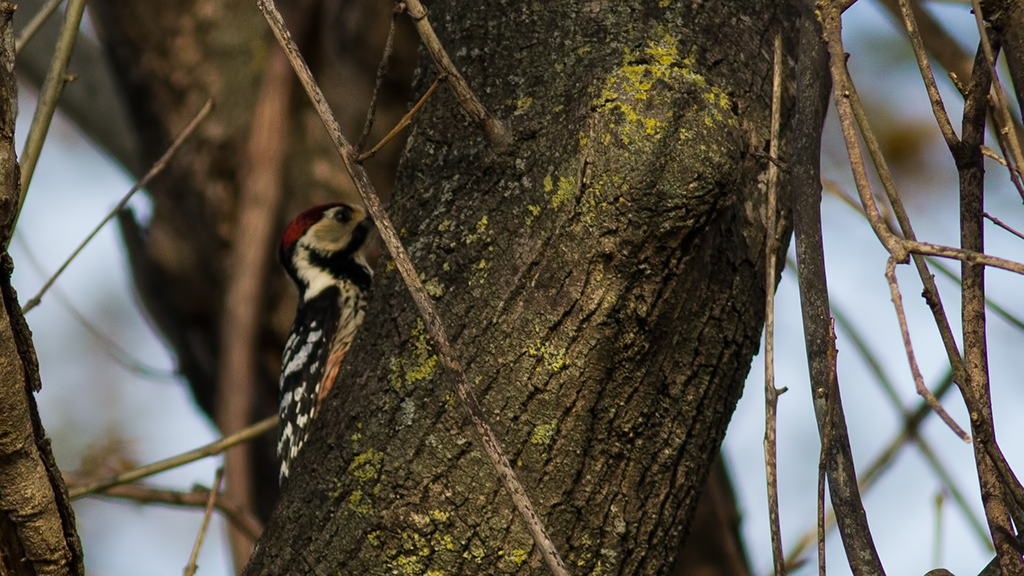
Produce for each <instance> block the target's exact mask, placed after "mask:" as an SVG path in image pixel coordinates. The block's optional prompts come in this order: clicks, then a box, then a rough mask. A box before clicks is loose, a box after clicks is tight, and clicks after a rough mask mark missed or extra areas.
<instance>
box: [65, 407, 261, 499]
mask: <svg viewBox="0 0 1024 576" xmlns="http://www.w3.org/2000/svg"><path fill="white" fill-rule="evenodd" d="M277 421H278V417H277V416H276V415H275V416H271V417H269V418H267V419H265V420H260V421H259V422H257V423H255V424H253V425H252V426H249V427H248V428H246V429H244V430H239V431H238V432H237V433H235V434H232V435H231V436H227V437H225V438H221V439H220V440H217V441H216V442H211V443H209V444H207V445H206V446H200V447H199V448H196V449H195V450H189V451H188V452H185V453H183V454H178V455H177V456H171V457H170V458H166V459H164V460H160V461H159V462H154V463H152V464H147V465H145V466H140V467H138V468H136V469H134V470H129V471H127V472H122V473H120V474H117V475H114V476H111V477H109V478H103V479H101V480H95V481H92V482H90V483H88V484H85V485H82V486H77V487H75V488H71V489H69V490H68V496H69V497H70V498H71V499H75V498H81V497H82V496H87V495H89V494H94V493H96V492H102V491H104V490H106V489H107V488H110V487H111V486H119V485H121V484H128V483H129V482H135V481H136V480H142V479H143V478H146V477H149V476H152V475H154V474H159V473H160V472H165V471H167V470H170V469H172V468H177V467H178V466H184V465H185V464H188V463H189V462H195V461H196V460H201V459H203V458H206V457H208V456H215V455H217V454H220V453H221V452H223V451H225V450H227V449H228V448H231V447H232V446H234V445H236V444H240V443H242V442H248V441H249V440H252V439H253V438H256V437H258V436H261V435H263V434H265V433H267V432H269V431H271V430H274V429H275V428H277Z"/></svg>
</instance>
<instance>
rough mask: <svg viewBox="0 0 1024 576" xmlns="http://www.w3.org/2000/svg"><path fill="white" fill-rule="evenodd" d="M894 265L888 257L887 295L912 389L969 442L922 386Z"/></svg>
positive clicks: (886, 268)
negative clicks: (905, 359)
mask: <svg viewBox="0 0 1024 576" xmlns="http://www.w3.org/2000/svg"><path fill="white" fill-rule="evenodd" d="M896 264H897V262H896V260H895V259H894V258H893V257H889V261H888V263H887V264H886V265H885V279H886V280H887V281H888V282H889V294H890V296H891V297H892V305H893V307H895V308H896V319H897V320H899V324H900V335H902V337H903V349H904V350H905V351H906V353H907V362H908V363H909V364H910V374H911V375H912V376H913V378H914V387H915V388H916V389H917V393H918V394H919V395H920V396H921V397H922V398H924V399H925V401H926V402H927V403H928V406H929V407H931V409H932V410H934V411H935V413H936V414H937V415H938V416H939V418H941V419H942V421H943V422H945V423H946V426H949V429H950V430H952V431H953V433H954V434H956V435H957V436H959V437H960V439H961V440H963V441H964V442H970V441H971V437H970V436H969V435H968V434H967V432H964V430H963V428H961V427H960V425H959V424H957V423H956V420H953V417H952V416H950V415H949V413H948V412H946V410H945V408H943V407H942V403H940V402H939V400H938V398H936V397H935V395H934V394H932V392H931V390H928V387H927V386H925V385H924V378H923V377H922V376H921V369H920V368H919V367H918V365H917V359H916V358H915V357H914V345H913V343H911V341H910V329H909V328H907V316H906V314H905V313H904V311H903V297H902V296H901V295H900V287H899V284H898V283H897V282H896Z"/></svg>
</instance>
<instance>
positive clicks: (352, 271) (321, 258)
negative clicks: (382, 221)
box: [309, 220, 373, 291]
mask: <svg viewBox="0 0 1024 576" xmlns="http://www.w3.org/2000/svg"><path fill="white" fill-rule="evenodd" d="M371 226H372V224H370V223H369V222H368V221H366V220H364V221H362V222H360V223H359V224H357V225H356V227H355V228H354V229H353V230H352V237H351V239H350V240H349V243H348V246H346V247H345V248H344V249H343V250H339V251H337V252H335V253H333V254H321V253H320V252H317V251H315V250H310V252H309V263H310V264H312V265H314V266H317V267H319V268H323V269H325V270H327V271H328V272H330V274H331V276H334V277H335V278H339V279H342V278H343V279H347V280H350V281H351V282H352V283H353V284H355V285H356V286H357V287H358V288H359V289H361V290H364V291H365V290H369V289H370V283H371V281H372V278H373V277H372V276H371V274H370V271H369V270H367V269H366V268H365V267H364V266H363V265H362V264H360V263H359V262H357V261H356V260H355V255H356V253H357V252H359V250H360V249H362V247H363V245H364V244H365V243H366V238H367V236H369V234H370V227H371Z"/></svg>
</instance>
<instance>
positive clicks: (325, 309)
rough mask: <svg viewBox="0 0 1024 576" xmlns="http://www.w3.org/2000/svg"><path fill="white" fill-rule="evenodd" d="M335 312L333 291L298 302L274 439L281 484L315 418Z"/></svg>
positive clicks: (287, 347) (286, 350) (286, 351)
mask: <svg viewBox="0 0 1024 576" xmlns="http://www.w3.org/2000/svg"><path fill="white" fill-rule="evenodd" d="M338 312H339V311H338V292H337V290H336V289H328V290H324V291H323V292H321V293H320V294H318V295H317V296H316V297H315V298H313V299H312V300H310V301H308V302H300V303H299V309H298V311H297V312H296V314H295V322H294V323H292V329H291V333H290V334H289V335H288V341H287V342H286V343H285V347H284V355H283V356H282V359H281V381H280V385H281V397H280V398H281V405H280V409H279V410H280V415H281V420H280V422H279V423H278V435H277V458H278V462H279V463H280V466H281V468H280V480H281V481H282V482H283V481H284V479H285V478H287V477H288V469H289V466H290V465H291V463H292V461H293V460H294V459H295V456H296V455H297V454H298V453H299V450H300V449H301V448H302V445H303V444H304V443H305V441H306V435H307V433H308V432H309V424H310V422H312V420H313V417H314V416H316V411H317V408H318V404H319V396H320V389H321V387H322V386H323V379H324V371H325V368H326V366H327V361H328V357H329V355H330V348H331V343H332V341H333V339H334V333H335V331H336V330H337V325H338ZM332 376H333V375H332Z"/></svg>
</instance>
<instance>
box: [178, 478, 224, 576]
mask: <svg viewBox="0 0 1024 576" xmlns="http://www.w3.org/2000/svg"><path fill="white" fill-rule="evenodd" d="M223 479H224V468H218V469H217V476H216V477H215V478H214V479H213V488H212V489H211V490H210V497H209V499H208V500H207V501H206V510H204V511H203V523H202V524H200V525H199V534H197V535H196V543H195V545H194V546H192V555H191V556H189V559H188V564H186V565H185V570H184V575H185V576H194V574H195V573H196V570H197V569H198V568H199V567H198V566H197V565H196V560H198V559H199V549H200V548H202V547H203V538H204V537H205V536H206V528H207V526H209V525H210V517H211V516H213V506H214V504H216V502H217V494H218V493H219V492H220V482H221V480H223Z"/></svg>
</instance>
